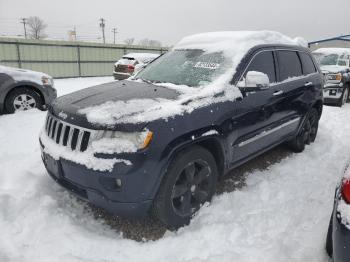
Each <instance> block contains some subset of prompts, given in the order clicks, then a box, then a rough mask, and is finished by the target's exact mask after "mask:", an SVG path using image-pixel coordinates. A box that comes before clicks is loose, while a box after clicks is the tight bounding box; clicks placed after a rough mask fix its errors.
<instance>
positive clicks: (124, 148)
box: [91, 130, 153, 154]
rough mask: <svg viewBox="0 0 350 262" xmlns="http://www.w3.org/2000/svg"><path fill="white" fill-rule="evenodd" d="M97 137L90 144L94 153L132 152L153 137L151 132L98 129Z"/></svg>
mask: <svg viewBox="0 0 350 262" xmlns="http://www.w3.org/2000/svg"><path fill="white" fill-rule="evenodd" d="M98 137H99V139H98V140H96V141H93V142H92V144H91V146H92V150H93V152H94V153H105V154H113V153H132V152H136V151H137V150H139V149H144V148H146V147H148V145H149V144H150V143H151V140H152V138H153V132H151V131H149V130H145V131H143V132H133V133H127V132H120V131H100V132H99V134H98Z"/></svg>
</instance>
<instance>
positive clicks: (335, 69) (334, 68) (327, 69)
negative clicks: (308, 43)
mask: <svg viewBox="0 0 350 262" xmlns="http://www.w3.org/2000/svg"><path fill="white" fill-rule="evenodd" d="M347 69H349V67H347V66H339V65H327V66H321V71H322V72H323V73H326V74H328V73H331V74H336V73H343V72H346V70H347Z"/></svg>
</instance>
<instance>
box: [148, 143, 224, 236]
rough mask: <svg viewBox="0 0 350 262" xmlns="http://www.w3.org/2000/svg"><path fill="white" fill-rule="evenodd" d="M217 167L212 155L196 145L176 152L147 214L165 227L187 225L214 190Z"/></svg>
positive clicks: (176, 227) (208, 199) (172, 228)
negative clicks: (149, 212) (149, 213)
mask: <svg viewBox="0 0 350 262" xmlns="http://www.w3.org/2000/svg"><path fill="white" fill-rule="evenodd" d="M217 179H218V169H217V165H216V162H215V159H214V157H213V155H212V154H211V153H210V152H209V151H207V150H206V149H204V148H202V147H200V146H193V147H190V148H189V149H185V150H183V151H181V152H179V153H178V154H177V155H176V156H175V158H174V159H173V160H172V162H171V163H170V165H169V167H168V169H167V171H166V173H165V175H164V178H163V180H162V182H161V185H160V187H159V190H158V193H157V196H156V198H155V199H154V201H153V205H152V208H151V215H152V216H153V217H154V218H155V219H157V220H159V221H161V222H162V223H163V224H164V225H165V226H166V227H167V228H168V229H170V230H174V229H178V228H179V227H182V226H184V225H188V224H189V223H190V220H191V218H192V217H193V215H194V214H195V213H196V212H197V211H198V210H199V209H200V207H201V205H202V204H204V203H205V202H210V201H211V199H212V196H213V195H214V193H215V188H216V183H217Z"/></svg>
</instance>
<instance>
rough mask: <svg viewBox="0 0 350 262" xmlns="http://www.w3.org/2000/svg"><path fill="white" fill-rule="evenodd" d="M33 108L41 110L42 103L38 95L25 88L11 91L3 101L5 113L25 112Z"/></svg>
mask: <svg viewBox="0 0 350 262" xmlns="http://www.w3.org/2000/svg"><path fill="white" fill-rule="evenodd" d="M33 108H39V109H42V108H43V101H42V99H41V97H40V95H39V94H38V93H37V92H35V91H34V90H32V89H30V88H27V87H18V88H15V89H14V90H13V91H11V92H10V93H9V94H8V95H7V98H6V100H5V109H6V112H7V113H14V112H16V111H26V110H30V109H33Z"/></svg>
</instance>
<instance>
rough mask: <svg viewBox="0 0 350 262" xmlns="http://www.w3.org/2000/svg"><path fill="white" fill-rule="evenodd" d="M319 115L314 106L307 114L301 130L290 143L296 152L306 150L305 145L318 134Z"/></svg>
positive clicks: (312, 140)
mask: <svg viewBox="0 0 350 262" xmlns="http://www.w3.org/2000/svg"><path fill="white" fill-rule="evenodd" d="M318 122H319V116H318V112H317V110H316V109H315V108H312V109H311V110H310V111H309V113H308V114H307V115H306V118H305V120H304V122H303V124H302V127H301V128H300V130H299V133H298V135H297V136H296V137H295V138H293V139H292V140H291V141H290V142H289V143H288V144H289V147H290V148H291V149H292V150H293V151H294V152H296V153H300V152H302V151H304V149H305V145H309V144H311V143H313V142H314V141H315V139H316V136H317V131H318Z"/></svg>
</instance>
